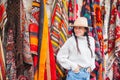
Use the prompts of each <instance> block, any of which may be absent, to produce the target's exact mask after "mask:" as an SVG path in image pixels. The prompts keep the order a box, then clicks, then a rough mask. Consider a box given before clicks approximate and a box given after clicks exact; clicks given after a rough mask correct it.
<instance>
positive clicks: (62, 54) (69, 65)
mask: <svg viewBox="0 0 120 80" xmlns="http://www.w3.org/2000/svg"><path fill="white" fill-rule="evenodd" d="M72 26H73V36H71V37H70V38H69V39H68V40H67V41H66V42H65V43H64V45H63V46H62V47H61V48H60V50H59V52H58V54H57V60H58V62H59V63H60V65H61V66H62V67H64V68H65V69H67V70H68V74H67V79H66V80H90V72H91V71H92V70H93V69H94V68H95V42H94V38H93V37H91V36H88V28H89V27H88V22H87V19H86V18H85V17H79V18H77V19H76V20H75V22H74V24H73V25H72Z"/></svg>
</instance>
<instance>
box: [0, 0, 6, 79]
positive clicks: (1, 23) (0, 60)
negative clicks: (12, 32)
mask: <svg viewBox="0 0 120 80" xmlns="http://www.w3.org/2000/svg"><path fill="white" fill-rule="evenodd" d="M5 4H6V1H5V0H3V1H0V80H6V65H5V53H4V51H3V43H2V41H3V39H4V33H3V32H4V28H5V24H6V21H7V18H6V6H5Z"/></svg>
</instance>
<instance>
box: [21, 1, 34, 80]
mask: <svg viewBox="0 0 120 80" xmlns="http://www.w3.org/2000/svg"><path fill="white" fill-rule="evenodd" d="M27 2H28V1H27V0H26V1H24V0H23V1H21V2H20V22H21V24H20V26H21V33H22V35H23V37H22V38H23V61H24V67H25V69H24V73H23V74H21V75H20V76H19V78H22V77H26V78H27V79H29V80H33V74H34V70H33V59H32V54H31V52H30V40H29V37H30V36H29V24H30V10H31V6H32V0H29V3H27Z"/></svg>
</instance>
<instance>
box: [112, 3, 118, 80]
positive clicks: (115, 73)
mask: <svg viewBox="0 0 120 80" xmlns="http://www.w3.org/2000/svg"><path fill="white" fill-rule="evenodd" d="M116 6H117V12H116V27H115V55H116V60H115V61H114V64H113V79H115V80H119V79H120V10H119V8H118V7H119V6H120V1H118V2H117V3H116Z"/></svg>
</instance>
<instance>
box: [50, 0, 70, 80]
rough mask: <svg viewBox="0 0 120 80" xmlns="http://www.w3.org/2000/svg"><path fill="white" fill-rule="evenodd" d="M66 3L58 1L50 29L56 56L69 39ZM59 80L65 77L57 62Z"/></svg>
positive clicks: (63, 0)
mask: <svg viewBox="0 0 120 80" xmlns="http://www.w3.org/2000/svg"><path fill="white" fill-rule="evenodd" d="M66 6H67V5H66V1H65V0H62V1H59V0H56V3H55V5H54V10H53V13H52V23H51V27H50V33H51V42H52V46H53V51H54V55H56V54H57V52H58V50H59V48H60V47H61V46H62V45H63V44H64V42H65V41H66V40H67V37H68V27H67V26H68V22H67V21H68V16H67V8H66ZM56 69H57V79H56V80H61V79H62V78H63V77H65V74H64V70H63V69H62V67H60V66H59V65H58V64H57V62H56Z"/></svg>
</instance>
